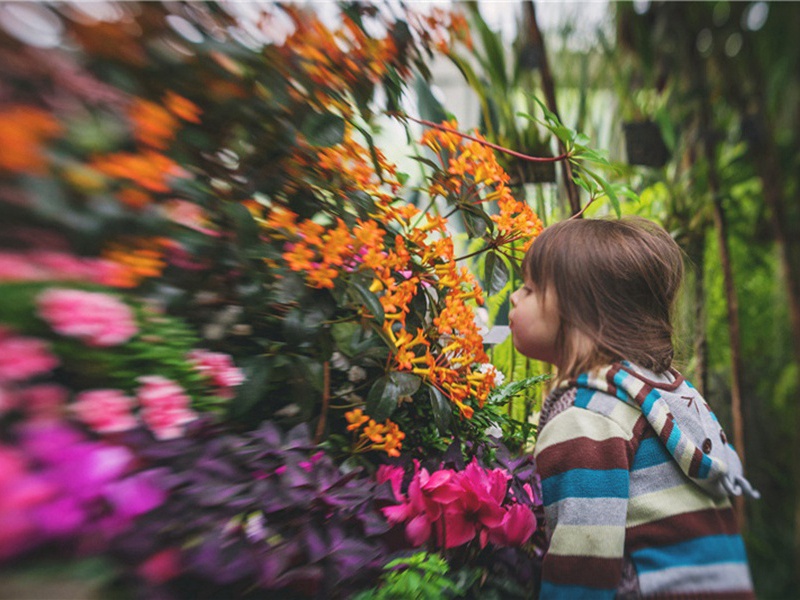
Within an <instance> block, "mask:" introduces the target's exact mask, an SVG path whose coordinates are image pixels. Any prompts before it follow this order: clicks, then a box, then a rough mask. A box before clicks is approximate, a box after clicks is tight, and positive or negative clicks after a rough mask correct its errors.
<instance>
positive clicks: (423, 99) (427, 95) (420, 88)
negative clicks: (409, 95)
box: [414, 77, 447, 123]
mask: <svg viewBox="0 0 800 600" xmlns="http://www.w3.org/2000/svg"><path fill="white" fill-rule="evenodd" d="M414 89H415V90H416V92H417V106H418V108H419V114H420V117H422V118H423V119H425V120H427V121H433V122H434V123H441V122H442V121H446V120H447V111H445V109H444V107H443V106H442V103H441V102H439V101H438V100H437V99H436V96H434V95H433V91H431V86H430V84H429V83H428V82H427V81H425V80H424V79H422V77H417V78H416V80H415V81H414Z"/></svg>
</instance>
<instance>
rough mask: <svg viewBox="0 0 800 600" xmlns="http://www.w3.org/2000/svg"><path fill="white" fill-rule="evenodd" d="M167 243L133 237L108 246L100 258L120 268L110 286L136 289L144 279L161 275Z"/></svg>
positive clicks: (148, 238)
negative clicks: (164, 249)
mask: <svg viewBox="0 0 800 600" xmlns="http://www.w3.org/2000/svg"><path fill="white" fill-rule="evenodd" d="M169 242H170V240H168V239H165V238H159V237H133V238H127V239H122V240H120V241H118V242H111V243H110V244H108V245H107V246H106V247H105V249H104V250H103V252H102V257H103V258H105V259H107V260H110V261H111V262H114V263H116V264H118V265H120V266H121V267H122V268H121V269H120V270H119V272H118V273H117V274H116V278H115V281H114V282H112V283H111V284H110V285H113V286H116V287H126V288H130V287H136V286H137V285H139V283H141V282H142V280H144V279H147V278H149V277H158V276H159V275H161V272H162V271H163V270H164V267H165V266H166V263H165V262H164V260H163V248H164V247H165V245H166V244H168V243H169Z"/></svg>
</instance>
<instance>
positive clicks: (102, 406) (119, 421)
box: [72, 389, 138, 433]
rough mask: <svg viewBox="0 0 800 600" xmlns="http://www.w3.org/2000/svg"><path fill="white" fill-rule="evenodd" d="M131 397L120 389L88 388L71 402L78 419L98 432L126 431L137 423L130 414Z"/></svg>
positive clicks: (131, 406)
mask: <svg viewBox="0 0 800 600" xmlns="http://www.w3.org/2000/svg"><path fill="white" fill-rule="evenodd" d="M133 403H134V401H133V399H132V398H129V397H128V396H126V395H125V393H124V392H122V391H121V390H109V389H100V390H88V391H85V392H81V393H80V394H78V396H77V397H76V402H74V403H73V404H72V410H73V411H74V412H75V414H76V415H77V417H78V419H80V420H81V421H82V422H84V423H86V424H87V425H88V426H89V427H90V428H91V429H92V430H94V431H96V432H98V433H113V432H116V431H127V430H129V429H133V428H134V427H136V426H137V425H138V422H137V421H136V418H135V417H134V416H133V415H132V414H131V410H132V408H133Z"/></svg>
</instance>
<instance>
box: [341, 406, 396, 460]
mask: <svg viewBox="0 0 800 600" xmlns="http://www.w3.org/2000/svg"><path fill="white" fill-rule="evenodd" d="M344 418H345V419H346V420H347V422H348V425H347V430H348V431H352V432H354V433H353V437H355V436H356V435H358V438H357V441H356V442H355V444H354V447H353V452H354V453H356V452H368V451H370V450H383V451H385V452H386V454H388V455H389V456H395V457H396V456H400V448H402V447H403V440H404V439H405V437H406V434H405V433H403V432H402V431H400V427H399V426H398V425H397V423H394V422H393V421H391V420H390V419H386V421H385V422H384V423H377V422H376V421H375V419H370V418H369V416H368V415H365V414H364V411H363V410H362V409H360V408H357V409H355V410H351V411H349V412H346V413H345V415H344ZM362 427H363V429H362ZM359 430H361V431H360V432H359ZM356 432H359V433H358V434H356Z"/></svg>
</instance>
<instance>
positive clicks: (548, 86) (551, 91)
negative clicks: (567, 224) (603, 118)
mask: <svg viewBox="0 0 800 600" xmlns="http://www.w3.org/2000/svg"><path fill="white" fill-rule="evenodd" d="M523 6H524V7H525V13H526V18H527V20H528V23H529V26H530V34H531V41H532V42H533V44H534V45H535V46H536V48H537V50H538V51H539V56H540V58H541V60H540V67H539V69H540V73H541V75H542V91H544V98H545V101H546V102H547V108H548V109H549V110H550V112H552V113H553V114H554V115H556V117H558V119H559V121H560V120H561V117H560V116H559V114H558V105H557V103H556V86H555V83H554V81H553V74H552V72H551V71H550V64H549V63H548V62H547V52H546V51H545V46H544V39H543V38H542V32H541V31H540V30H539V25H538V23H537V22H536V7H535V5H534V3H533V0H529V1H528V2H526V3H525V4H524V5H523ZM558 146H559V148H560V149H561V152H560V153H561V154H566V151H567V149H566V146H564V143H563V142H562V141H561V140H559V141H558ZM561 169H562V172H563V174H564V187H565V189H566V190H567V199H568V200H569V209H570V212H571V214H573V215H576V214H578V213H579V212H580V210H581V199H580V195H579V193H578V186H577V185H576V184H575V182H574V181H573V180H572V165H571V164H570V162H569V161H568V160H565V161H562V163H561Z"/></svg>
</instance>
